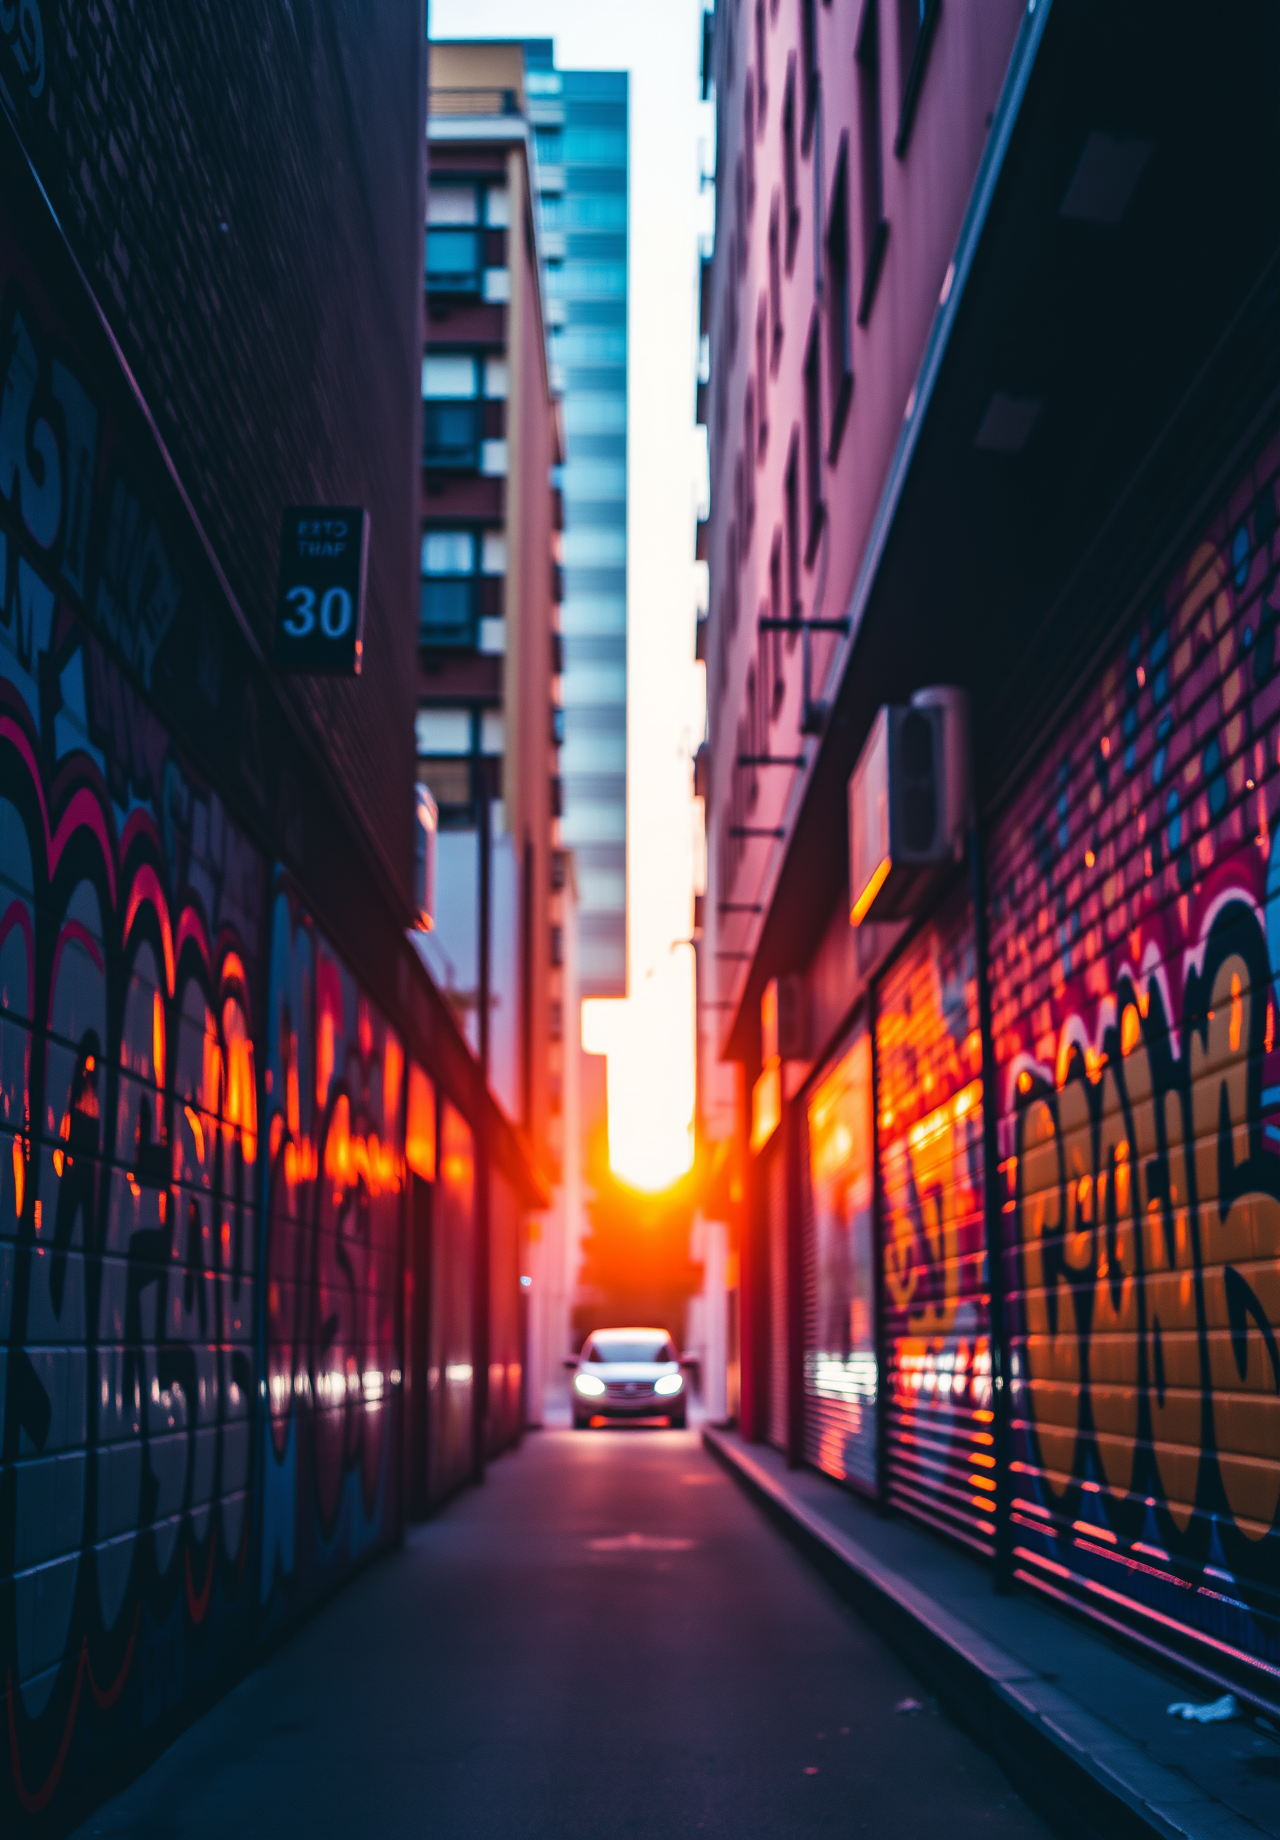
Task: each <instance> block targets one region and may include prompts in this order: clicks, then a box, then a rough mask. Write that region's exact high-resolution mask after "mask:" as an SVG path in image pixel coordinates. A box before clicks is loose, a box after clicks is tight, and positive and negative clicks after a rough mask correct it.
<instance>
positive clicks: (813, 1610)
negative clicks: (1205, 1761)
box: [79, 1428, 1048, 1840]
mask: <svg viewBox="0 0 1280 1840" xmlns="http://www.w3.org/2000/svg"><path fill="white" fill-rule="evenodd" d="M921 1691H922V1690H921V1688H920V1686H919V1684H918V1683H917V1682H916V1681H915V1680H914V1679H913V1676H912V1675H911V1674H910V1672H909V1671H908V1670H907V1668H906V1667H905V1666H904V1665H903V1664H902V1662H901V1661H899V1660H898V1659H897V1658H896V1657H895V1656H894V1655H893V1654H891V1653H890V1652H889V1650H888V1649H887V1648H886V1647H885V1646H884V1645H883V1644H882V1643H881V1642H880V1641H879V1639H878V1638H877V1637H876V1636H874V1635H873V1634H871V1633H870V1631H869V1630H867V1629H866V1627H865V1626H864V1625H862V1624H860V1623H858V1622H857V1621H856V1620H855V1619H854V1618H853V1617H852V1616H851V1615H850V1613H849V1612H848V1611H847V1610H846V1609H845V1608H844V1607H843V1606H842V1605H841V1604H840V1603H839V1602H838V1600H837V1599H836V1598H835V1596H834V1595H833V1594H832V1593H831V1592H830V1591H829V1590H828V1587H827V1586H826V1585H824V1584H823V1583H822V1582H821V1581H820V1580H819V1579H818V1578H817V1577H816V1576H815V1575H814V1573H813V1572H812V1571H811V1570H810V1569H809V1568H808V1567H807V1566H806V1565H805V1563H804V1561H803V1560H802V1559H800V1558H799V1557H798V1556H797V1555H796V1554H795V1553H794V1552H793V1551H792V1549H791V1547H790V1546H789V1545H788V1544H787V1543H786V1542H785V1541H784V1540H783V1539H782V1537H781V1535H780V1534H778V1533H777V1532H776V1531H775V1530H774V1529H773V1528H772V1527H770V1526H769V1525H768V1523H767V1522H766V1521H765V1520H764V1519H763V1518H762V1517H761V1516H760V1515H759V1514H758V1513H757V1512H756V1510H755V1509H754V1508H753V1507H752V1506H751V1505H750V1503H749V1502H748V1501H746V1500H745V1499H744V1497H743V1496H742V1495H741V1493H740V1492H739V1490H738V1489H737V1488H736V1487H735V1485H734V1483H733V1482H732V1481H731V1480H730V1478H729V1477H728V1476H727V1475H726V1474H725V1473H724V1471H723V1470H722V1469H721V1468H720V1467H719V1466H718V1465H717V1464H716V1463H715V1462H713V1461H712V1459H711V1458H710V1456H708V1455H707V1453H706V1452H705V1451H704V1450H703V1448H702V1446H701V1443H700V1441H699V1438H698V1436H697V1434H696V1432H692V1431H689V1432H669V1431H657V1432H655V1431H648V1430H638V1429H631V1428H627V1429H623V1430H616V1431H602V1432H595V1433H592V1434H589V1435H575V1434H574V1433H573V1432H569V1431H548V1432H545V1433H543V1434H542V1435H540V1436H538V1437H535V1438H530V1439H527V1440H526V1441H525V1444H524V1446H523V1448H522V1449H521V1450H520V1451H519V1452H518V1453H516V1454H515V1455H514V1456H512V1457H509V1458H504V1459H503V1460H502V1461H500V1462H498V1463H496V1464H495V1465H494V1466H493V1467H492V1469H491V1470H490V1471H489V1475H488V1479H487V1481H486V1483H485V1486H484V1487H483V1488H480V1489H471V1490H468V1491H466V1492H465V1493H463V1494H462V1495H460V1496H458V1497H456V1498H455V1500H454V1501H453V1502H452V1503H451V1504H450V1506H448V1507H447V1508H446V1509H445V1510H444V1511H443V1512H442V1513H441V1514H439V1515H438V1516H437V1517H436V1518H435V1519H434V1520H431V1521H429V1522H427V1523H426V1524H425V1525H422V1526H419V1527H416V1528H414V1529H413V1530H412V1531H411V1532H410V1533H409V1535H408V1538H407V1541H406V1544H405V1546H404V1547H403V1549H402V1550H401V1551H400V1552H398V1553H396V1554H395V1555H393V1556H392V1557H391V1558H389V1559H387V1560H384V1561H383V1562H381V1563H380V1564H378V1565H376V1566H375V1567H373V1568H372V1569H371V1570H370V1571H368V1572H367V1573H365V1575H364V1576H363V1577H361V1578H359V1579H358V1580H357V1581H356V1582H355V1583H354V1584H353V1585H352V1586H351V1587H350V1588H349V1589H347V1590H344V1591H343V1592H341V1593H340V1594H339V1596H338V1597H337V1598H335V1599H334V1601H333V1602H332V1603H330V1604H328V1605H326V1606H325V1607H324V1608H323V1609H321V1610H320V1611H319V1612H318V1614H317V1615H316V1616H314V1617H313V1618H312V1620H311V1621H310V1622H309V1623H307V1624H306V1625H305V1626H304V1627H303V1629H302V1630H301V1631H300V1632H299V1633H298V1635H297V1636H296V1637H295V1638H294V1639H293V1640H292V1641H290V1642H289V1643H287V1644H286V1645H285V1646H284V1647H281V1648H279V1649H277V1651H276V1652H275V1653H274V1654H273V1655H271V1656H270V1658H269V1659H268V1660H266V1661H265V1662H264V1663H263V1665H262V1666H261V1667H260V1668H259V1669H258V1670H257V1671H256V1672H254V1673H253V1674H251V1675H250V1676H249V1677H248V1678H247V1679H245V1680H244V1681H243V1682H242V1683H241V1684H240V1685H239V1686H238V1687H237V1688H235V1689H234V1691H232V1692H231V1693H229V1694H227V1696H226V1697H225V1698H224V1699H223V1700H221V1701H220V1703H219V1704H218V1705H217V1706H216V1707H215V1708H214V1709H213V1711H212V1712H210V1713H209V1714H208V1716H207V1717H205V1718H203V1719H201V1720H199V1721H198V1722H197V1723H196V1724H195V1725H194V1726H192V1727H191V1729H189V1730H188V1731H187V1732H186V1733H185V1735H184V1736H183V1737H181V1738H180V1739H179V1740H178V1741H177V1742H176V1743H175V1744H173V1745H171V1746H170V1748H169V1749H168V1750H166V1751H165V1752H164V1754H163V1755H162V1756H161V1757H160V1758H159V1760H158V1761H157V1762H155V1763H154V1764H153V1765H152V1766H151V1768H150V1769H149V1770H148V1771H147V1772H146V1773H145V1774H144V1775H142V1776H141V1777H140V1778H139V1779H138V1780H137V1781H136V1782H135V1783H134V1784H133V1785H132V1786H131V1787H129V1788H128V1789H126V1790H125V1791H124V1792H123V1793H122V1794H121V1795H119V1796H118V1797H116V1798H115V1799H114V1800H112V1801H109V1802H108V1803H106V1805H105V1806H103V1807H102V1808H100V1809H99V1810H98V1811H97V1813H96V1814H94V1815H93V1816H92V1818H91V1819H90V1820H88V1821H87V1822H86V1824H85V1825H84V1826H83V1827H82V1828H81V1829H80V1830H79V1831H80V1833H81V1834H83V1835H85V1836H97V1835H103V1836H107V1835H119V1836H121V1837H122V1840H123V1837H124V1836H127V1837H128V1840H178V1837H179V1836H181V1840H222V1836H225V1835H226V1834H229V1833H234V1834H235V1835H237V1836H238V1840H259V1837H262V1840H266V1837H267V1836H271V1837H272V1840H279V1837H280V1836H284V1835H288V1834H294V1833H299V1834H301V1833H305V1834H307V1835H309V1836H312V1837H313V1840H323V1837H327V1836H333V1837H334V1840H337V1837H338V1836H341V1837H342V1840H360V1837H362V1836H366V1835H367V1836H378V1837H379V1840H400V1836H409V1835H418V1834H431V1835H439V1836H449V1837H450V1840H452V1837H453V1836H461V1835H466V1836H467V1840H489V1837H492V1840H542V1837H543V1836H545V1837H546V1840H552V1837H553V1836H554V1837H555V1840H606V1837H607V1840H633V1837H635V1840H641V1837H644V1840H658V1837H659V1836H660V1837H661V1840H669V1837H672V1836H676V1835H684V1834H707V1835H724V1836H727V1837H731V1840H756V1837H757V1836H759V1840H765V1837H766V1836H767V1837H768V1840H786V1837H787V1836H790V1835H800V1834H803V1835H805V1836H806V1837H813V1840H817V1837H818V1836H825V1835H833V1836H834V1835H837V1834H838V1835H842V1836H845V1835H850V1834H860V1833H866V1834H883V1833H885V1832H888V1831H892V1832H893V1833H894V1834H895V1836H899V1837H900V1840H912V1837H913V1836H915V1835H925V1834H936V1833H938V1832H939V1831H941V1830H942V1829H944V1828H945V1830H946V1831H947V1832H948V1833H949V1834H950V1835H951V1836H953V1840H967V1836H970V1835H983V1836H991V1840H1031V1836H1038V1835H1042V1834H1045V1833H1047V1831H1048V1830H1047V1829H1046V1827H1045V1826H1044V1824H1043V1822H1042V1821H1041V1820H1040V1818H1039V1817H1038V1816H1037V1815H1035V1814H1033V1813H1032V1812H1031V1811H1030V1810H1029V1809H1027V1808H1026V1807H1025V1806H1024V1805H1023V1804H1022V1803H1021V1802H1020V1801H1019V1799H1018V1797H1017V1796H1016V1795H1015V1794H1014V1792H1013V1791H1012V1789H1011V1788H1010V1787H1009V1784H1008V1782H1007V1781H1006V1779H1005V1777H1004V1776H1003V1774H1002V1773H1001V1771H1000V1769H999V1767H998V1766H997V1765H996V1763H995V1762H994V1761H993V1760H992V1759H991V1758H990V1757H989V1756H987V1755H986V1754H985V1753H984V1752H983V1751H982V1750H980V1749H979V1748H978V1747H977V1745H975V1744H974V1743H973V1742H972V1741H971V1740H970V1739H968V1738H967V1737H966V1736H965V1735H964V1734H963V1733H961V1732H960V1731H959V1730H957V1729H956V1728H955V1727H954V1726H953V1725H952V1724H950V1723H949V1722H948V1720H947V1719H946V1718H945V1717H942V1716H940V1715H939V1714H937V1713H936V1712H935V1711H933V1710H932V1709H931V1708H930V1706H929V1705H928V1704H927V1703H926V1704H925V1705H924V1707H923V1710H921V1711H919V1712H897V1711H895V1707H897V1706H898V1705H899V1704H901V1702H903V1701H904V1700H916V1699H918V1698H919V1697H920V1695H921ZM904 1784H910V1786H911V1787H910V1796H909V1798H904V1795H903V1785H904Z"/></svg>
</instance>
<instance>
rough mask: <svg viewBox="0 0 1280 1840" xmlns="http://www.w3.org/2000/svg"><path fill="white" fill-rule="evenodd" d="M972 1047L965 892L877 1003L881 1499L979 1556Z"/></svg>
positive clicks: (984, 1365)
mask: <svg viewBox="0 0 1280 1840" xmlns="http://www.w3.org/2000/svg"><path fill="white" fill-rule="evenodd" d="M981 1072H982V1041H981V1036H980V1033H979V1028H978V991H977V969H976V961H975V954H974V937H973V923H972V916H971V913H970V910H969V906H968V902H967V900H965V899H964V898H959V899H956V900H952V901H951V902H949V903H948V904H947V907H946V908H945V909H944V911H943V913H942V914H941V916H940V917H939V919H938V920H937V921H935V922H934V923H932V924H931V925H930V926H928V927H926V928H925V930H924V932H923V933H922V934H921V935H920V937H919V938H918V939H916V940H915V941H913V942H912V944H911V945H910V946H909V947H908V948H907V950H906V951H905V952H904V954H903V956H902V958H901V959H900V960H899V961H898V963H897V964H896V965H895V966H893V968H892V969H891V970H890V971H889V973H888V975H887V976H886V977H885V980H884V983H883V986H882V988H881V991H880V994H879V998H878V1002H877V1008H876V1079H877V1094H876V1103H877V1107H878V1113H877V1130H878V1144H879V1153H880V1180H881V1185H882V1196H883V1226H882V1254H883V1293H882V1295H883V1308H884V1327H883V1336H884V1358H885V1380H884V1384H885V1421H884V1435H885V1441H886V1451H885V1463H886V1473H887V1488H888V1493H889V1499H890V1500H891V1501H892V1502H894V1503H896V1504H897V1505H898V1506H899V1507H902V1508H904V1509H905V1510H906V1511H907V1512H908V1513H911V1514H915V1515H917V1516H919V1517H920V1518H922V1519H924V1520H928V1521H931V1522H933V1523H934V1524H935V1525H937V1526H940V1527H941V1528H943V1530H944V1531H945V1532H947V1533H950V1534H952V1535H954V1536H955V1537H956V1538H958V1539H962V1540H964V1541H966V1542H967V1543H968V1544H969V1545H972V1546H976V1547H978V1548H979V1550H981V1551H983V1552H989V1551H991V1550H992V1548H993V1544H994V1536H995V1518H994V1517H995V1494H996V1482H995V1467H996V1465H995V1436H994V1417H993V1411H992V1400H991V1342H990V1320H991V1319H990V1297H989V1294H988V1288H987V1269H986V1265H987V1261H986V1238H985V1228H984V1221H983V1198H982V1197H983V1155H982V1080H981Z"/></svg>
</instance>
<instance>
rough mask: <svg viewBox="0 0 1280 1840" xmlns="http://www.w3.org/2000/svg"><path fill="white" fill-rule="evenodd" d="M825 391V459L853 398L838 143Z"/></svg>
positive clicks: (845, 189) (844, 187)
mask: <svg viewBox="0 0 1280 1840" xmlns="http://www.w3.org/2000/svg"><path fill="white" fill-rule="evenodd" d="M827 387H828V395H829V397H830V401H831V440H830V445H829V447H828V450H827V452H828V456H829V458H830V459H831V461H832V462H833V463H834V461H835V457H836V455H837V453H838V452H839V450H840V437H841V435H842V434H843V433H844V424H845V417H846V416H847V415H848V413H849V399H850V398H851V396H852V395H853V308H852V302H851V300H850V284H849V143H848V139H847V137H845V136H842V137H841V140H840V151H839V153H838V154H837V156H836V177H835V183H834V185H833V186H832V187H831V214H830V216H829V218H828V220H827Z"/></svg>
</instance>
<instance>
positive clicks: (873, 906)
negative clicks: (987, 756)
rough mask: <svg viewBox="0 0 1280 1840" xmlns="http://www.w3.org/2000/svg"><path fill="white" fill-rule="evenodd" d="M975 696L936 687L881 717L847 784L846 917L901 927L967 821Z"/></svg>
mask: <svg viewBox="0 0 1280 1840" xmlns="http://www.w3.org/2000/svg"><path fill="white" fill-rule="evenodd" d="M971 804H972V796H971V792H970V771H969V698H968V695H967V693H966V692H965V691H963V690H958V689H955V688H953V687H952V686H950V685H945V684H940V685H936V686H934V687H932V688H930V689H927V690H920V691H917V693H916V695H915V696H913V697H912V699H911V701H910V703H908V704H886V705H885V707H883V708H882V709H881V710H880V711H879V713H878V714H877V716H876V719H875V722H874V723H873V724H872V728H871V733H870V735H869V736H868V738H867V743H866V746H865V747H864V748H863V750H862V753H861V755H860V756H859V759H858V764H857V766H856V767H855V768H854V770H853V776H852V778H851V779H850V781H849V918H850V920H851V921H852V923H853V925H854V926H861V925H862V923H863V922H864V921H865V920H902V919H905V918H906V916H907V915H908V914H910V913H911V912H912V911H913V910H914V909H915V908H916V907H917V906H918V904H919V902H920V901H921V900H922V899H923V897H924V896H925V895H926V894H927V892H928V890H929V888H930V886H931V885H932V884H933V883H934V882H935V881H936V880H937V877H938V875H939V873H940V872H941V871H942V870H943V869H944V868H945V866H946V865H947V864H948V863H952V862H959V861H960V860H961V859H962V857H963V855H964V849H965V839H966V836H967V834H968V830H969V825H970V822H971Z"/></svg>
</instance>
